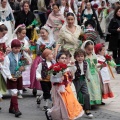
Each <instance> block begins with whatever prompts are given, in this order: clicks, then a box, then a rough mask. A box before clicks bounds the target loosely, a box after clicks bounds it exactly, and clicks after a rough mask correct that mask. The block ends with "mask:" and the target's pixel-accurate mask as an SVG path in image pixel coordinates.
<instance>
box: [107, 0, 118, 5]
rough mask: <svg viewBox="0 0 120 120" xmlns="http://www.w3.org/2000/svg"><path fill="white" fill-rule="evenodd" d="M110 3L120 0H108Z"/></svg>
mask: <svg viewBox="0 0 120 120" xmlns="http://www.w3.org/2000/svg"><path fill="white" fill-rule="evenodd" d="M108 1H109V2H110V3H111V4H114V3H116V2H120V0H108Z"/></svg>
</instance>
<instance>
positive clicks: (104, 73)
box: [95, 43, 114, 99]
mask: <svg viewBox="0 0 120 120" xmlns="http://www.w3.org/2000/svg"><path fill="white" fill-rule="evenodd" d="M105 52H106V50H105V45H104V44H102V43H99V44H96V45H95V53H96V54H97V61H98V67H99V71H100V75H101V83H102V98H103V99H107V98H112V97H114V95H113V92H112V90H111V88H110V75H109V70H108V66H107V62H106V58H105Z"/></svg>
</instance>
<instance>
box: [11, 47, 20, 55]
mask: <svg viewBox="0 0 120 120" xmlns="http://www.w3.org/2000/svg"><path fill="white" fill-rule="evenodd" d="M20 49H21V47H13V48H12V51H13V53H15V54H17V53H19V52H20Z"/></svg>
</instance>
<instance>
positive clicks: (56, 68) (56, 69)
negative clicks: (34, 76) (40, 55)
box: [53, 66, 61, 72]
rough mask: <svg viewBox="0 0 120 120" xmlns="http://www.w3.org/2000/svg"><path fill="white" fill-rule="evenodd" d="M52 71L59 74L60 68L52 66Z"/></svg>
mask: <svg viewBox="0 0 120 120" xmlns="http://www.w3.org/2000/svg"><path fill="white" fill-rule="evenodd" d="M53 70H54V72H60V71H61V68H60V66H54V67H53Z"/></svg>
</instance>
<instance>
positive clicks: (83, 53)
mask: <svg viewBox="0 0 120 120" xmlns="http://www.w3.org/2000/svg"><path fill="white" fill-rule="evenodd" d="M78 55H84V57H86V53H85V51H84V50H82V49H77V50H76V51H75V53H74V58H76V57H77V56H78Z"/></svg>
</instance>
